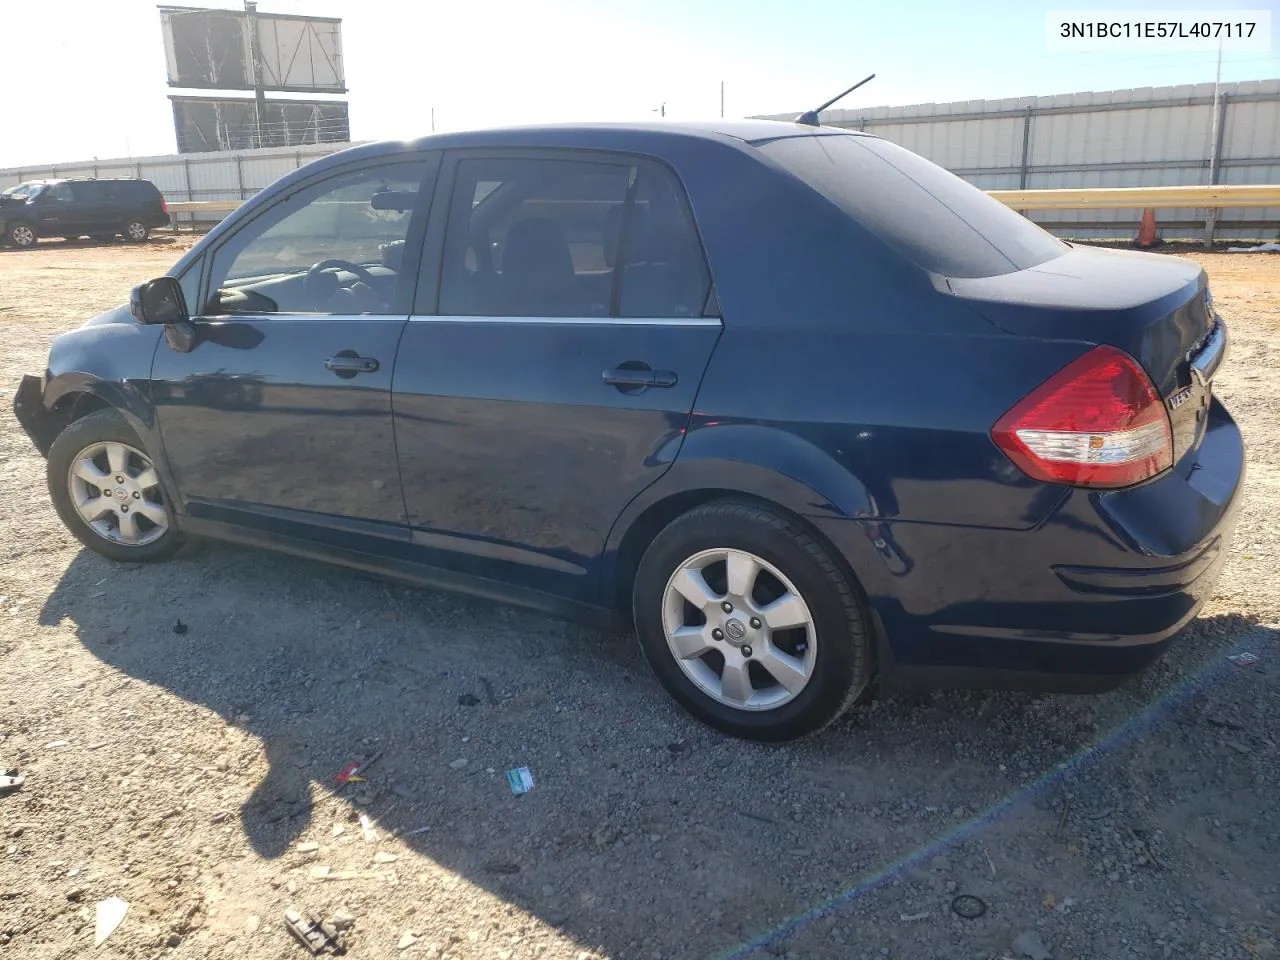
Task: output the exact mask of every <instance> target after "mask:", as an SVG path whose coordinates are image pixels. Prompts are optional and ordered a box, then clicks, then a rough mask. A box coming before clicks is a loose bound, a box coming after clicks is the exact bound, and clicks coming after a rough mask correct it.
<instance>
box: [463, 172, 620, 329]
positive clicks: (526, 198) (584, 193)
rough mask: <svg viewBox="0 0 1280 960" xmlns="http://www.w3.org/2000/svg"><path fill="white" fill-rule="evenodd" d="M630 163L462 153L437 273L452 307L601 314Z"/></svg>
mask: <svg viewBox="0 0 1280 960" xmlns="http://www.w3.org/2000/svg"><path fill="white" fill-rule="evenodd" d="M629 174H630V168H629V167H626V166H623V165H621V164H619V165H612V164H601V163H579V162H576V161H567V160H530V159H514V158H513V159H493V160H463V161H462V162H460V163H459V164H458V171H457V176H456V178H455V180H454V190H453V201H452V203H451V205H450V210H449V224H448V229H447V232H446V236H445V255H444V256H445V259H444V264H443V270H442V273H441V278H440V312H441V313H443V314H446V315H452V316H494V317H607V316H608V315H609V302H610V297H611V295H612V290H613V270H612V264H611V263H610V262H609V248H610V247H611V245H612V244H613V243H616V234H617V230H618V225H619V224H620V222H621V213H622V208H623V204H624V203H625V201H626V198H627V179H628V176H629Z"/></svg>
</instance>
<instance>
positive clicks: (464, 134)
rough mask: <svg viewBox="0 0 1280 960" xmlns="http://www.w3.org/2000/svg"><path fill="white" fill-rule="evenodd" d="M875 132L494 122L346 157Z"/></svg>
mask: <svg viewBox="0 0 1280 960" xmlns="http://www.w3.org/2000/svg"><path fill="white" fill-rule="evenodd" d="M848 135H853V136H871V134H863V133H861V132H859V131H855V130H848V129H846V128H843V127H809V126H804V125H801V124H797V123H787V122H784V121H779V120H717V121H696V122H690V121H677V120H654V121H648V122H641V123H562V124H539V125H531V126H509V127H490V128H480V129H475V130H465V131H456V132H450V133H433V134H430V135H428V136H424V137H420V138H417V139H410V140H402V141H390V140H383V141H377V142H373V143H367V144H362V145H360V146H357V147H352V148H351V149H349V150H344V151H342V152H341V155H342V156H343V157H345V158H351V157H353V156H375V155H379V154H382V153H387V152H392V151H398V150H404V149H406V148H407V149H441V150H442V149H466V148H468V147H507V148H512V149H520V148H522V147H559V148H565V149H578V150H592V149H598V150H635V151H637V152H645V151H646V150H649V149H658V150H660V149H661V147H662V145H664V144H665V145H667V146H673V145H674V144H675V143H676V142H678V141H684V142H688V141H691V140H695V141H696V140H702V141H711V142H716V143H720V144H723V145H728V146H731V147H738V148H746V147H748V146H756V145H759V144H762V143H768V142H770V141H773V140H778V139H783V138H788V137H813V136H848Z"/></svg>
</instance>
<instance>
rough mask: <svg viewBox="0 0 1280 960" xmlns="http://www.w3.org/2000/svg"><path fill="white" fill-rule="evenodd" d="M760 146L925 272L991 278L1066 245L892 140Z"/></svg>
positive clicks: (837, 138) (827, 139) (822, 139)
mask: <svg viewBox="0 0 1280 960" xmlns="http://www.w3.org/2000/svg"><path fill="white" fill-rule="evenodd" d="M760 150H761V151H762V152H763V153H764V154H765V155H766V156H768V157H770V158H771V159H773V160H775V161H776V162H778V163H779V164H781V165H782V166H783V167H784V168H785V169H787V170H788V171H789V172H791V173H793V174H795V175H796V176H797V177H799V178H800V179H801V180H803V181H804V182H805V183H807V184H809V186H811V187H813V188H814V189H815V190H817V191H818V193H820V194H822V195H823V196H824V197H826V198H827V199H828V200H830V201H831V202H832V203H834V204H835V205H836V206H837V207H839V208H840V209H841V210H843V211H844V212H845V213H847V214H849V216H851V217H852V218H853V219H855V220H857V221H858V222H859V223H861V224H862V225H863V226H865V227H866V228H867V229H868V230H870V231H871V232H872V233H874V234H875V235H876V236H878V237H879V238H880V239H881V240H883V241H885V242H886V243H887V244H889V245H890V246H891V247H893V248H894V249H895V250H897V251H898V252H899V253H901V254H902V255H903V256H905V257H907V258H908V259H909V260H911V261H912V262H913V263H915V264H917V265H918V266H920V267H923V268H924V269H925V270H929V271H931V272H933V273H939V274H942V275H943V276H948V277H991V276H997V275H999V274H1003V273H1012V272H1014V271H1015V270H1026V269H1027V268H1029V267H1034V266H1036V265H1037V264H1041V263H1045V262H1046V261H1048V260H1052V259H1054V258H1055V257H1059V256H1061V255H1062V254H1063V253H1064V252H1065V251H1066V247H1065V246H1064V245H1063V244H1062V242H1061V241H1059V240H1057V239H1055V238H1054V237H1053V236H1051V235H1050V234H1049V233H1047V232H1046V231H1044V230H1042V229H1041V228H1040V227H1038V226H1036V225H1035V224H1034V223H1032V222H1031V221H1030V220H1028V219H1026V218H1025V217H1023V216H1021V215H1020V214H1018V213H1015V212H1014V211H1013V210H1010V209H1009V208H1008V207H1006V206H1005V205H1004V204H1002V203H1000V202H999V201H998V200H993V199H992V198H991V197H989V196H987V194H985V193H984V192H983V191H981V190H979V189H978V188H977V187H975V186H973V185H972V184H969V183H966V182H965V181H964V180H961V179H960V178H959V177H957V176H955V175H954V174H952V173H948V172H947V171H946V170H944V169H942V168H941V167H939V166H937V165H936V164H933V163H930V162H929V161H928V160H926V159H924V158H923V157H921V156H918V155H917V154H914V153H912V152H911V151H910V150H906V149H904V148H902V147H899V146H898V145H897V144H893V143H890V142H888V141H887V140H879V139H876V138H873V137H860V136H852V135H827V136H807V137H789V138H786V139H781V140H775V141H772V142H770V143H767V144H764V145H762V146H761V147H760Z"/></svg>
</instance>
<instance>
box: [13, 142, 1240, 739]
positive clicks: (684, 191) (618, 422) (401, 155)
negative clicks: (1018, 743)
mask: <svg viewBox="0 0 1280 960" xmlns="http://www.w3.org/2000/svg"><path fill="white" fill-rule="evenodd" d="M13 295H14V296H17V295H18V294H13ZM1226 351H1227V329H1226V326H1225V325H1224V323H1223V322H1222V320H1221V318H1220V317H1219V316H1218V314H1217V312H1216V311H1215V310H1214V308H1213V304H1212V301H1211V299H1210V297H1209V293H1208V286H1207V282H1206V277H1205V273H1204V271H1203V270H1202V269H1201V268H1200V267H1199V266H1198V265H1197V264H1195V263H1194V262H1192V261H1190V260H1184V259H1181V258H1179V257H1171V256H1157V255H1154V254H1149V253H1138V252H1133V251H1117V250H1098V249H1091V248H1088V247H1078V246H1072V245H1071V244H1067V243H1063V242H1061V241H1059V240H1056V239H1054V238H1053V237H1052V236H1050V235H1049V234H1047V233H1045V232H1044V231H1043V230H1041V229H1040V228H1039V227H1037V226H1036V225H1035V224H1033V223H1031V222H1030V221H1028V220H1026V219H1024V218H1022V217H1020V216H1018V215H1017V214H1016V213H1014V212H1013V211H1011V210H1009V209H1008V208H1006V207H1004V206H1003V205H1001V204H1000V203H998V202H997V201H995V200H993V199H992V198H991V197H989V196H987V195H986V194H984V193H983V192H982V191H980V190H978V189H977V188H975V187H973V186H970V185H969V184H966V183H965V182H964V181H962V180H960V179H958V178H957V177H954V176H952V175H951V174H949V173H947V172H946V171H944V170H942V169H940V168H938V167H936V166H934V165H933V164H931V163H929V162H928V161H926V160H924V159H923V158H921V157H918V156H916V155H915V154H913V153H911V152H909V151H907V150H904V149H903V148H901V147H898V146H895V145H894V144H892V143H889V142H888V141H886V140H881V139H879V138H877V137H872V136H868V135H865V134H860V133H856V132H851V131H846V130H833V129H829V128H825V127H823V128H817V127H811V126H806V125H803V124H788V123H766V122H759V121H757V122H749V123H748V122H743V123H721V124H717V125H713V126H677V125H668V124H653V125H635V126H622V125H617V126H565V127H546V128H528V129H522V130H487V131H479V132H472V133H450V134H445V135H440V136H435V137H428V138H426V139H423V140H420V141H417V142H415V143H382V144H374V145H367V146H361V147H356V148H353V149H350V150H346V151H343V152H341V153H336V154H333V155H332V156H329V157H326V158H324V159H322V160H317V161H316V162H315V163H312V164H311V165H309V166H307V167H304V168H302V169H301V170H298V171H296V172H295V173H291V174H289V175H288V176H286V177H285V178H284V179H282V180H280V181H279V182H277V183H276V184H274V185H272V186H270V187H268V188H267V189H265V190H263V191H262V192H261V193H259V194H258V195H257V196H256V197H254V198H253V199H251V200H250V201H248V202H247V203H246V204H245V205H244V206H242V207H241V208H240V209H239V210H237V211H236V212H235V213H234V214H232V215H231V216H230V217H228V218H227V219H226V220H224V221H223V222H222V223H221V224H219V225H218V226H217V227H216V228H215V229H214V230H213V231H211V232H210V233H209V234H208V236H206V237H205V238H204V239H203V240H201V241H200V243H198V244H197V245H196V246H195V247H194V248H193V249H192V250H191V251H190V252H189V253H187V254H186V256H184V257H183V258H182V259H181V260H180V261H179V262H178V263H177V264H176V265H175V266H174V267H173V269H172V270H171V271H170V273H169V275H168V276H166V277H161V278H157V279H155V280H151V281H149V282H148V283H146V284H143V285H141V286H140V287H139V288H137V289H136V290H135V291H134V295H133V299H132V303H131V305H130V306H122V307H120V308H117V309H115V310H112V311H109V312H107V313H104V314H102V315H101V316H99V317H97V318H95V319H93V320H90V321H89V322H88V323H87V324H86V325H85V326H84V327H83V328H82V329H80V330H74V331H71V332H69V333H66V334H63V335H62V336H61V337H59V338H58V339H57V340H55V341H54V343H53V347H52V350H51V351H50V355H49V359H48V361H47V363H45V364H44V365H43V366H42V368H41V369H40V371H39V372H38V373H36V374H33V375H29V376H27V377H25V378H23V381H22V384H21V386H20V387H19V389H18V391H17V394H16V397H15V401H14V407H15V411H16V413H17V416H18V419H19V420H20V421H21V422H22V425H23V426H24V427H25V429H26V431H27V433H28V434H29V435H30V436H31V438H32V440H33V441H34V442H35V444H36V446H37V447H38V448H39V450H40V451H41V452H42V453H44V454H45V455H46V457H47V460H48V483H49V490H50V493H51V496H52V499H53V503H54V506H55V507H56V508H57V511H58V514H59V515H60V516H61V518H62V520H63V522H64V523H65V524H66V525H67V527H68V529H69V530H71V532H72V533H74V534H75V536H77V537H79V538H80V540H81V541H82V542H84V543H85V544H87V545H88V546H89V547H91V548H93V549H94V550H96V551H98V552H99V553H101V554H103V555H105V556H107V557H111V558H113V559H115V560H121V561H124V562H127V563H128V562H134V561H143V560H159V559H161V558H162V557H166V556H169V555H170V554H172V553H173V551H174V550H175V549H176V548H177V547H178V545H179V542H180V541H181V539H182V538H183V537H184V536H197V535H203V536H212V537H221V538H224V539H228V540H233V541H238V542H241V543H252V544H259V545H261V546H264V547H271V548H274V549H277V550H284V551H288V552H291V553H294V554H298V555H302V556H308V557H324V558H327V559H330V560H333V561H336V562H338V563H345V564H348V565H350V566H352V567H355V568H358V569H362V570H367V571H379V572H382V573H385V574H388V575H391V576H396V577H402V578H405V579H408V580H412V581H416V582H419V583H424V584H431V585H435V586H443V587H451V588H456V589H460V590H467V591H471V592H472V593H476V594H479V595H481V596H485V597H490V598H501V599H504V600H509V601H513V602H516V603H520V604H524V605H525V606H528V607H533V608H535V609H540V610H550V611H556V612H561V613H570V612H572V613H585V614H589V615H600V614H609V613H614V614H619V615H621V616H622V617H624V618H627V619H630V620H632V622H634V624H635V626H636V631H637V633H638V635H639V639H640V643H641V645H642V647H643V649H644V652H645V655H646V656H647V657H648V659H649V662H650V663H651V664H652V666H653V669H654V671H655V672H656V673H657V675H658V677H659V678H660V679H661V680H662V682H663V683H664V684H665V685H666V687H667V689H668V690H669V691H670V692H671V694H672V695H673V696H674V697H675V699H676V700H677V701H679V702H680V703H681V704H682V705H684V706H685V707H686V708H687V709H688V710H689V711H691V712H692V713H693V714H695V715H696V716H698V717H700V718H701V719H703V720H705V721H707V722H709V723H712V724H715V725H716V726H717V727H719V728H721V729H722V730H726V731H728V732H730V733H734V734H737V735H739V736H744V737H753V738H757V739H766V740H777V739H785V738H788V737H794V736H798V735H800V734H804V733H809V732H811V731H814V730H817V729H819V728H821V727H823V726H825V725H826V724H828V723H830V722H831V721H832V720H834V719H835V718H836V717H838V716H839V715H840V714H841V713H842V712H843V711H844V710H845V708H847V707H848V706H849V705H850V704H851V703H853V702H854V701H855V700H856V699H857V697H858V696H859V695H860V694H861V693H862V691H863V690H864V689H865V688H866V686H867V685H868V683H870V682H871V681H872V679H873V678H874V677H878V678H879V682H880V683H881V684H882V686H884V687H886V688H892V687H894V686H896V685H904V686H906V685H917V686H918V685H922V684H923V685H926V686H953V685H968V684H975V683H976V684H983V685H997V686H1007V685H1023V686H1040V687H1047V688H1050V689H1089V688H1094V689H1096V688H1100V687H1106V686H1113V685H1115V684H1116V683H1119V682H1120V681H1121V680H1122V679H1123V678H1124V677H1125V676H1127V675H1129V674H1132V673H1134V672H1136V671H1138V670H1140V669H1142V668H1143V667H1144V666H1146V665H1147V664H1149V663H1150V662H1151V661H1152V660H1154V659H1155V658H1156V657H1157V656H1158V655H1159V654H1160V652H1161V651H1162V650H1164V649H1165V647H1166V645H1167V644H1168V642H1169V640H1170V638H1171V637H1172V636H1173V635H1174V634H1175V633H1176V632H1177V631H1178V630H1179V629H1180V628H1181V627H1182V626H1183V624H1185V623H1186V622H1187V621H1188V620H1190V619H1191V618H1192V617H1194V616H1195V614H1196V610H1197V609H1198V608H1199V607H1200V604H1201V603H1202V602H1203V601H1204V600H1205V599H1206V598H1207V597H1208V596H1209V595H1210V594H1211V593H1212V590H1213V584H1214V580H1215V578H1216V577H1217V574H1218V570H1219V569H1220V567H1221V566H1222V563H1223V561H1224V559H1225V558H1226V556H1227V553H1228V547H1229V544H1230V541H1231V533H1232V528H1233V526H1234V524H1235V517H1236V512H1237V508H1238V505H1239V502H1240V497H1239V491H1240V489H1241V482H1242V478H1243V475H1244V448H1243V445H1242V441H1241V437H1240V431H1239V429H1238V428H1237V427H1236V424H1235V422H1234V421H1233V420H1232V419H1231V415H1230V414H1229V413H1228V412H1227V410H1226V408H1225V407H1224V406H1223V405H1222V403H1221V402H1220V401H1219V400H1217V399H1216V398H1215V397H1214V393H1213V383H1214V376H1215V374H1216V373H1217V371H1218V369H1219V367H1220V366H1221V364H1222V362H1223V358H1224V357H1225V355H1226ZM511 652H512V654H513V656H516V657H518V656H519V654H518V652H517V651H514V650H513V651H511Z"/></svg>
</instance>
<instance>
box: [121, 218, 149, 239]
mask: <svg viewBox="0 0 1280 960" xmlns="http://www.w3.org/2000/svg"><path fill="white" fill-rule="evenodd" d="M121 232H122V233H123V234H124V238H125V239H126V240H128V241H129V242H130V243H141V242H142V241H143V240H145V239H147V237H148V236H150V234H151V231H150V230H148V229H147V225H146V224H145V223H143V222H142V221H141V220H130V221H129V222H128V223H126V224H125V225H124V230H122V231H121Z"/></svg>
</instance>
